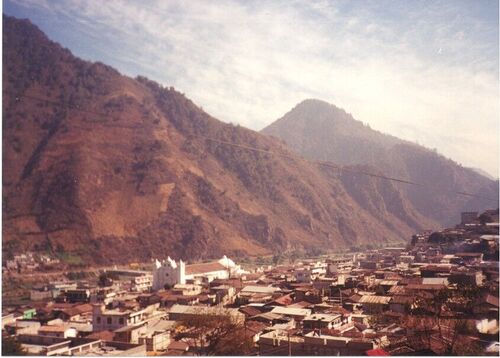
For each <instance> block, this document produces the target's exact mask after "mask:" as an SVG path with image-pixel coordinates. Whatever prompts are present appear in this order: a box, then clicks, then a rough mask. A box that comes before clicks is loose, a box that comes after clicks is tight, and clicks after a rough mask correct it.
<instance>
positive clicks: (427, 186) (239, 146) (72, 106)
mask: <svg viewBox="0 0 500 358" xmlns="http://www.w3.org/2000/svg"><path fill="white" fill-rule="evenodd" d="M3 93H8V94H11V95H13V96H16V97H15V100H16V102H19V101H20V98H21V97H24V98H27V99H31V100H36V101H44V102H47V103H51V104H54V105H57V106H60V107H66V108H69V109H73V110H75V111H80V112H84V113H90V114H95V115H99V116H106V117H109V116H110V114H109V113H104V112H97V111H92V110H88V109H84V108H81V107H80V106H78V105H72V104H70V103H64V102H60V101H59V102H58V101H54V100H51V99H48V98H43V97H38V96H33V95H27V94H17V93H14V92H12V91H9V90H4V91H3ZM189 136H190V137H197V138H202V139H205V140H207V141H210V142H215V143H219V144H222V145H227V146H232V147H235V148H241V149H245V150H250V151H254V152H259V153H264V154H269V155H272V156H279V157H282V158H287V159H291V160H294V161H296V160H297V159H299V160H304V161H307V162H309V163H313V164H317V165H320V166H324V167H328V168H332V169H337V170H340V171H345V172H350V173H354V174H360V175H365V176H369V177H373V178H378V179H383V180H389V181H393V182H397V183H402V184H407V185H413V186H418V187H421V188H424V189H425V188H426V189H434V190H438V191H444V192H450V193H454V194H458V195H462V196H468V197H473V198H478V199H484V200H488V201H492V202H497V201H498V200H497V199H493V198H490V197H485V196H482V195H477V194H472V193H468V192H464V191H457V190H452V189H448V190H446V189H444V190H443V189H442V188H438V187H437V186H435V185H430V184H422V183H416V182H413V181H410V180H405V179H401V178H394V177H390V176H386V175H382V174H376V173H371V172H366V171H362V170H356V169H352V168H349V167H345V166H339V165H336V164H333V163H331V162H327V161H320V160H306V159H304V158H301V157H299V156H297V155H295V156H294V155H290V154H286V153H277V152H273V151H270V150H268V149H262V148H258V147H253V146H249V145H244V144H236V143H233V142H229V141H224V140H221V139H216V138H211V137H207V136H203V135H196V134H191V135H189Z"/></svg>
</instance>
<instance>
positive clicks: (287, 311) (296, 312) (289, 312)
mask: <svg viewBox="0 0 500 358" xmlns="http://www.w3.org/2000/svg"><path fill="white" fill-rule="evenodd" d="M271 313H275V314H280V315H283V316H286V317H290V318H293V319H295V320H296V321H301V320H302V319H304V318H305V317H307V316H309V315H311V310H310V309H308V308H290V307H281V306H276V307H274V308H273V309H272V310H271Z"/></svg>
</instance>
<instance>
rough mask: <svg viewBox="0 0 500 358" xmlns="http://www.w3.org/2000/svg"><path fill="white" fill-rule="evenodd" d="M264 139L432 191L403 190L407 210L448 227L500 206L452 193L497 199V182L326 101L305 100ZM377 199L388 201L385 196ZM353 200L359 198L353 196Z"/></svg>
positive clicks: (402, 187) (401, 186)
mask: <svg viewBox="0 0 500 358" xmlns="http://www.w3.org/2000/svg"><path fill="white" fill-rule="evenodd" d="M262 133H264V134H268V135H272V136H275V137H278V138H280V139H281V140H283V141H284V142H286V144H288V145H289V146H290V147H291V148H293V149H294V150H296V151H297V152H298V153H300V154H302V155H304V156H305V157H306V158H309V159H318V160H326V161H331V162H334V163H339V164H342V165H370V166H371V167H372V170H371V171H373V170H375V171H377V170H378V171H381V172H383V173H385V174H386V175H389V176H394V177H397V178H401V179H404V180H410V181H413V182H417V183H421V184H424V185H426V186H429V187H432V189H429V188H428V187H426V188H422V187H418V186H409V185H404V184H398V188H399V189H400V190H401V191H402V193H403V197H404V201H407V204H408V205H410V206H411V207H413V208H414V210H416V211H418V212H419V213H420V215H422V216H425V217H427V218H428V219H430V220H435V221H438V222H439V223H441V224H442V225H444V226H450V225H453V224H455V223H456V222H458V220H459V213H460V211H464V210H483V209H487V208H492V207H497V206H498V202H496V203H495V202H492V201H488V200H482V199H477V198H473V199H471V198H470V197H466V196H461V195H458V194H456V193H454V192H453V191H460V192H470V193H474V194H478V195H482V196H485V197H491V198H498V181H492V180H490V179H488V178H486V177H484V176H482V175H480V174H478V173H477V172H475V171H473V170H471V169H468V168H464V167H462V166H460V165H458V164H457V163H455V162H453V161H452V160H450V159H447V158H445V157H443V156H442V155H439V154H438V153H436V152H435V151H432V150H429V149H426V148H424V147H422V146H419V145H416V144H414V143H410V142H408V141H404V140H401V139H398V138H396V137H394V136H390V135H387V134H383V133H380V132H378V131H375V130H372V129H371V128H370V127H369V126H367V125H364V124H363V123H362V122H360V121H357V120H355V119H354V118H353V117H352V116H351V115H350V114H348V113H346V112H345V111H344V110H342V109H339V108H337V107H335V106H333V105H331V104H328V103H326V102H323V101H319V100H306V101H304V102H302V103H300V104H298V105H297V106H296V107H295V108H293V109H292V110H291V111H290V112H288V113H287V114H285V115H284V116H283V117H282V118H280V119H278V120H277V121H276V122H274V123H272V124H271V125H269V126H268V127H266V128H264V129H263V130H262ZM367 171H370V170H367ZM347 184H348V183H347ZM378 194H379V195H381V197H382V198H383V197H384V196H385V194H383V193H382V192H378ZM351 195H354V193H353V192H352V191H351ZM374 195H375V194H374ZM367 204H368V205H369V201H368V202H367ZM409 210H410V208H409Z"/></svg>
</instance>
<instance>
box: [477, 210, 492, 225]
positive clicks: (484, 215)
mask: <svg viewBox="0 0 500 358" xmlns="http://www.w3.org/2000/svg"><path fill="white" fill-rule="evenodd" d="M492 221H493V219H492V217H491V215H490V214H488V213H487V212H484V213H482V214H481V215H479V222H480V223H481V224H482V225H485V224H486V223H490V222H492Z"/></svg>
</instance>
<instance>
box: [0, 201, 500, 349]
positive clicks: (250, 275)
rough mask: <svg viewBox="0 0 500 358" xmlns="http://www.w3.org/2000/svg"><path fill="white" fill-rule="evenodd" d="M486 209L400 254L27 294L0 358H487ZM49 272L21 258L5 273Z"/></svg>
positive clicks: (43, 288) (155, 275) (162, 273)
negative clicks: (467, 357) (23, 357)
mask: <svg viewBox="0 0 500 358" xmlns="http://www.w3.org/2000/svg"><path fill="white" fill-rule="evenodd" d="M498 217H499V215H498V209H497V210H488V211H486V212H484V213H477V212H467V213H462V220H461V223H459V224H458V225H456V226H455V227H453V228H448V229H444V230H441V231H438V232H431V231H429V232H423V233H419V234H416V235H414V236H413V237H412V239H411V241H410V242H409V244H408V245H407V246H402V247H385V248H380V249H373V250H364V251H362V252H361V251H358V252H349V253H342V254H332V255H324V256H323V257H320V258H314V259H308V258H301V259H298V260H295V261H294V262H289V263H279V262H277V263H275V264H272V265H265V266H257V267H256V266H253V267H250V266H249V267H246V266H245V265H244V264H239V263H237V262H235V261H233V260H232V259H231V258H229V257H226V256H225V255H223V256H222V257H221V258H220V259H219V260H214V261H210V262H204V263H192V264H189V263H187V262H184V261H182V260H180V259H176V258H171V257H166V258H153V260H152V263H151V267H150V269H146V270H143V269H138V268H130V267H128V268H118V267H117V268H110V269H106V270H101V271H100V272H99V275H98V276H97V277H96V279H95V280H89V279H78V278H75V279H73V280H70V279H67V280H64V281H57V282H56V281H54V282H51V283H50V284H43V285H39V286H38V287H33V288H32V289H31V291H30V299H29V303H25V304H14V303H11V304H5V302H4V304H3V306H2V335H3V344H2V345H3V352H4V354H8V352H10V354H16V352H17V354H19V353H20V352H21V353H25V354H29V355H47V356H51V355H89V356H106V355H121V356H127V355H133V356H138V355H143V356H145V355H171V356H182V355H264V356H274V355H371V356H388V355H395V356H398V355H443V354H445V355H451V354H459V355H464V354H480V355H493V356H498V354H499V324H498V305H499V299H498V295H499V291H498V285H499V267H498V257H499V252H498V244H499V235H498V229H499V220H498ZM57 264H59V262H58V260H57V259H52V258H50V257H47V256H43V255H42V256H40V255H38V256H37V255H36V254H32V253H26V254H23V255H18V256H16V257H14V259H12V260H8V261H6V262H5V263H4V267H3V270H4V274H5V272H9V271H12V272H16V273H22V272H23V270H28V271H36V270H37V269H38V267H39V265H57Z"/></svg>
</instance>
